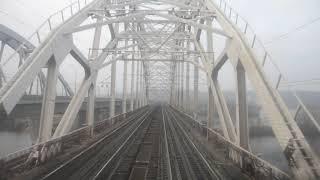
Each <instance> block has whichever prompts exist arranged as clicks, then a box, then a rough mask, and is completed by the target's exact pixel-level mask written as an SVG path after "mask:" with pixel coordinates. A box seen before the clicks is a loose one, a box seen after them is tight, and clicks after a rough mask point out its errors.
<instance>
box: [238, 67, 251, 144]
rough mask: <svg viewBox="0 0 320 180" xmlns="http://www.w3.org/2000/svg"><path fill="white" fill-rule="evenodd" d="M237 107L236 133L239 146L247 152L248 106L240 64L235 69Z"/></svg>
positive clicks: (244, 76) (244, 80) (243, 73)
mask: <svg viewBox="0 0 320 180" xmlns="http://www.w3.org/2000/svg"><path fill="white" fill-rule="evenodd" d="M236 71H237V72H236V73H237V96H236V98H237V107H236V113H237V114H236V133H237V134H238V137H239V142H240V146H241V147H242V148H244V149H246V150H249V146H250V145H249V128H248V105H247V92H246V73H245V70H244V68H243V66H242V64H241V63H240V62H238V65H237V68H236Z"/></svg>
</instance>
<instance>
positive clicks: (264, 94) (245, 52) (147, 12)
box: [0, 0, 320, 179]
mask: <svg viewBox="0 0 320 180" xmlns="http://www.w3.org/2000/svg"><path fill="white" fill-rule="evenodd" d="M222 2H223V1H220V5H219V4H218V5H217V4H215V3H214V2H213V1H206V0H204V1H203V0H194V1H192V0H191V1H167V0H157V1H153V0H149V1H139V0H137V1H113V0H111V1H105V0H95V1H93V2H91V3H90V4H88V5H86V6H84V7H83V8H82V9H81V4H80V3H79V4H78V5H79V11H78V12H77V13H75V14H73V16H71V17H70V18H69V19H64V16H63V13H62V15H61V18H62V21H63V22H62V23H61V24H60V25H59V26H57V27H56V28H52V29H51V19H49V20H48V25H49V26H50V29H51V31H50V33H49V35H48V36H47V37H46V39H44V40H43V41H41V43H40V45H39V46H37V47H36V48H35V49H34V50H33V52H32V53H31V54H30V55H29V56H28V57H27V59H26V60H25V62H24V63H23V64H22V65H21V67H20V69H19V71H18V72H17V73H16V74H15V76H14V77H13V78H12V79H11V80H10V81H9V82H8V83H6V84H5V85H4V86H3V87H2V88H1V89H0V103H1V107H2V108H3V109H4V110H5V111H7V112H10V111H11V110H12V109H13V108H14V106H15V105H16V104H17V102H18V101H19V99H20V98H21V97H22V95H23V93H24V91H25V90H26V88H27V87H28V86H29V85H30V83H31V82H32V80H33V79H34V78H35V77H36V76H37V74H38V73H39V72H40V70H41V68H44V67H47V68H48V72H47V77H48V78H47V80H46V81H47V82H46V89H45V92H44V98H43V106H42V112H41V118H40V120H41V124H40V133H39V142H44V141H47V140H49V139H50V138H52V137H60V136H62V135H64V134H66V133H67V132H69V131H70V129H71V126H72V124H73V122H74V120H75V118H76V115H77V113H78V112H79V109H80V107H81V104H82V102H83V101H84V99H85V97H86V96H88V103H87V104H88V108H87V124H88V126H92V125H93V123H94V104H95V103H94V102H95V87H96V80H97V75H98V72H99V70H100V69H102V68H103V67H105V66H109V65H111V94H112V98H111V102H110V109H111V113H110V114H111V116H113V115H114V111H115V94H116V92H115V91H116V89H115V83H116V82H115V79H116V77H115V76H116V63H117V61H124V62H125V64H124V69H127V67H126V62H127V61H131V62H134V63H132V64H131V65H132V67H131V73H132V75H133V74H134V78H131V92H130V108H131V110H132V109H133V108H139V107H142V106H145V105H146V104H147V103H148V101H149V100H153V99H154V100H159V99H166V100H167V102H170V104H171V105H173V106H176V107H179V108H182V109H185V110H187V111H188V112H190V111H194V112H197V108H198V107H197V106H198V90H199V86H198V83H199V70H201V71H203V72H204V73H205V75H206V78H207V81H208V87H207V88H208V91H209V116H208V123H207V124H208V127H209V128H212V121H213V110H214V109H215V110H216V111H217V112H218V115H219V122H220V128H221V130H222V134H223V136H224V137H225V138H227V139H228V140H230V141H231V142H233V143H236V144H238V145H239V146H241V147H243V148H245V149H247V150H249V137H248V127H247V126H248V125H247V124H248V115H247V101H246V78H247V79H249V80H250V82H251V84H252V86H253V87H254V90H255V92H256V94H257V97H258V99H259V102H260V103H261V105H262V109H263V111H264V112H265V114H266V115H267V116H268V118H269V119H270V122H271V125H272V129H273V131H274V134H275V136H276V138H277V139H278V141H279V144H280V146H281V148H282V149H283V150H284V151H285V150H286V148H287V147H288V146H289V145H293V146H294V147H295V148H296V150H295V151H294V152H293V154H291V157H292V158H293V160H294V165H292V166H291V168H292V169H293V170H294V171H293V172H294V173H295V176H296V177H297V178H303V179H307V178H310V179H316V178H318V177H319V174H320V171H319V159H318V157H317V156H316V155H315V154H314V152H313V151H312V149H311V148H310V146H309V144H308V143H307V141H306V140H305V137H304V135H303V133H302V132H301V130H300V128H299V127H298V126H297V124H296V122H295V120H294V117H293V115H292V114H290V112H289V110H288V108H287V106H286V104H285V103H284V101H283V100H282V98H281V96H280V94H279V92H278V91H277V87H278V85H279V83H280V80H281V76H280V78H279V79H280V80H279V81H278V82H277V83H276V84H277V85H276V87H273V86H272V84H271V83H270V81H269V80H268V79H267V75H266V74H265V72H264V71H263V68H262V65H261V64H259V63H258V57H257V55H256V52H255V51H254V50H253V49H252V47H254V45H255V43H256V36H254V38H253V41H252V42H249V41H248V39H247V38H246V37H245V33H246V31H247V28H248V25H247V24H246V27H245V32H241V31H240V30H239V28H237V27H236V25H235V24H234V23H233V22H232V19H230V18H231V15H232V12H233V11H232V10H231V9H230V15H228V13H227V12H226V7H227V5H226V4H225V3H224V6H223V5H222ZM80 9H81V10H80ZM71 10H72V8H71ZM88 18H93V19H94V20H95V21H96V22H95V23H89V24H83V22H85V20H86V19H88ZM236 18H237V19H236V21H238V15H237V16H236ZM213 22H215V23H213ZM216 23H218V24H219V27H216V26H215V25H214V24H216ZM106 25H108V27H109V31H110V36H111V40H110V42H109V43H108V44H107V45H106V46H105V47H101V45H100V39H102V38H105V37H102V36H101V31H102V30H101V28H102V27H103V26H106ZM89 29H94V30H95V32H94V36H93V39H94V40H93V44H92V52H91V54H90V55H89V57H85V56H84V55H83V52H81V50H79V48H78V47H77V45H76V44H75V43H74V41H73V34H74V33H77V32H82V31H86V30H89ZM213 34H214V35H215V36H219V37H221V38H224V39H225V43H224V46H225V47H224V49H223V50H222V52H221V53H220V54H218V55H215V54H214V50H213V47H214V45H215V44H214V42H213V39H212V36H213ZM204 35H205V37H206V42H205V43H204V42H201V40H200V37H201V36H204ZM203 44H205V45H203ZM68 54H71V55H72V56H73V57H74V58H75V59H76V60H77V61H78V62H79V63H80V64H81V65H82V66H83V68H84V69H85V79H84V80H83V82H82V84H81V86H80V88H79V90H78V91H77V92H76V94H75V95H74V96H73V98H72V100H71V102H70V104H69V106H68V108H67V110H66V112H65V113H64V115H63V117H62V119H61V121H60V123H59V125H58V127H57V128H56V129H55V132H54V133H53V135H52V133H51V132H52V120H53V112H54V106H55V94H56V92H55V88H53V87H55V86H56V83H57V77H58V68H59V65H60V64H61V63H62V61H64V59H65V57H66V56H67V55H68ZM226 61H230V62H231V64H232V65H233V67H234V69H235V72H236V75H237V85H236V95H237V96H236V97H237V103H236V104H237V108H236V114H237V118H236V121H233V120H232V119H231V116H230V112H229V109H228V106H227V103H226V100H225V97H224V95H223V93H222V90H221V88H220V85H219V82H218V79H217V77H218V75H219V73H218V72H219V70H220V68H221V67H222V66H223V65H224V63H225V62H226ZM190 66H193V67H194V69H193V82H194V83H193V92H194V95H193V98H194V99H193V101H194V106H193V107H191V106H190V104H189V103H190V97H189V95H190V94H191V93H190V81H191V80H190ZM125 72H126V71H125ZM124 76H125V77H127V74H126V73H124ZM126 81H127V79H126V78H124V83H125V85H124V86H123V88H124V90H123V99H124V103H126V101H127V100H126V99H127V92H128V90H127V86H126V84H127V82H126ZM133 85H135V87H134V86H133ZM124 109H125V108H123V112H124V113H125V112H126V110H124ZM234 122H236V123H234Z"/></svg>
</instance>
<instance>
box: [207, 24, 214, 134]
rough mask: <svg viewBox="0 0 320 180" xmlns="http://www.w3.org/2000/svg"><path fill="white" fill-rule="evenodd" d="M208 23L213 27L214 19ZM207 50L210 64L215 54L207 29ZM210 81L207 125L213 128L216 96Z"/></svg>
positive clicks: (210, 35) (212, 62)
mask: <svg viewBox="0 0 320 180" xmlns="http://www.w3.org/2000/svg"><path fill="white" fill-rule="evenodd" d="M206 23H207V25H208V26H210V27H212V20H211V19H207V20H206ZM206 33H207V51H208V53H207V54H206V55H207V58H208V64H209V65H211V64H214V54H213V40H212V33H211V32H209V31H207V32H206ZM207 78H210V75H209V76H207ZM207 81H208V96H209V97H208V98H209V100H208V112H207V113H208V114H207V127H208V128H209V129H212V128H213V116H214V97H213V93H212V89H211V87H210V85H209V84H210V79H207ZM207 137H208V133H207Z"/></svg>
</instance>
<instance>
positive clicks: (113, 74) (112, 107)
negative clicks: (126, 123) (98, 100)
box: [110, 56, 117, 124]
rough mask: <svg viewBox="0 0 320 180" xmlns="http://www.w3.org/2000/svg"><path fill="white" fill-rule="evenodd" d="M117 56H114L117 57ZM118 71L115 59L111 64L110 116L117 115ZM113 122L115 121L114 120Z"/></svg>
mask: <svg viewBox="0 0 320 180" xmlns="http://www.w3.org/2000/svg"><path fill="white" fill-rule="evenodd" d="M115 58H116V56H114V57H113V59H115ZM116 71H117V62H116V61H114V62H112V64H111V101H110V117H113V116H114V115H115V108H116V107H115V105H116V104H115V101H116V98H115V96H116ZM112 124H113V122H112Z"/></svg>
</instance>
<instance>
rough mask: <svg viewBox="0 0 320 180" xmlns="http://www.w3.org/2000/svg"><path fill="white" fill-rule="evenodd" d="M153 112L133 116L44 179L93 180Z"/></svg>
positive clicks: (148, 111)
mask: <svg viewBox="0 0 320 180" xmlns="http://www.w3.org/2000/svg"><path fill="white" fill-rule="evenodd" d="M151 112H152V110H150V109H149V110H147V112H143V113H142V114H141V113H138V114H136V115H133V116H131V117H130V118H129V119H128V120H127V121H126V123H124V124H123V125H121V126H120V127H118V128H116V129H115V130H113V131H112V132H110V133H108V134H107V135H105V136H104V137H103V138H101V139H100V140H99V141H97V142H96V143H94V144H92V145H91V146H89V147H88V148H86V149H85V150H84V151H82V152H81V153H79V154H78V155H76V156H75V157H73V158H72V159H70V160H69V161H67V162H66V163H64V164H62V165H61V166H59V167H58V168H57V169H55V170H53V171H51V172H50V173H49V174H47V175H46V176H44V177H43V178H42V179H46V180H49V179H52V180H56V179H92V178H94V177H95V176H96V175H97V173H99V170H100V169H101V168H102V165H104V164H105V163H106V162H108V160H110V158H112V157H113V155H114V154H115V153H116V152H117V150H118V149H119V148H121V145H122V144H121V143H120V142H123V141H126V139H127V138H128V136H130V135H131V134H132V132H133V131H136V130H137V127H139V126H140V125H141V123H142V122H144V121H145V120H146V119H147V118H148V117H149V115H150V113H151Z"/></svg>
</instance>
